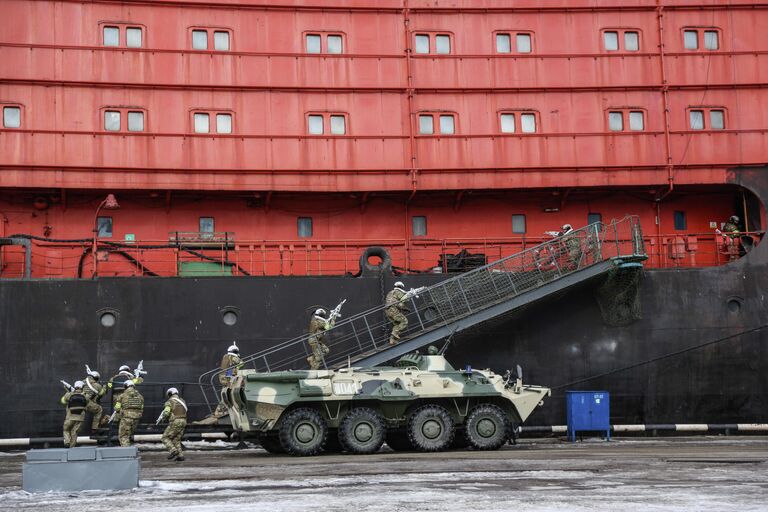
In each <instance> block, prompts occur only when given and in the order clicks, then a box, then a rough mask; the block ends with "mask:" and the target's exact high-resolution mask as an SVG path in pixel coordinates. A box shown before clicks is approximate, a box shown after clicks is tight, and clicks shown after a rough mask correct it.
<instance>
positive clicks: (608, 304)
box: [595, 268, 642, 327]
mask: <svg viewBox="0 0 768 512" xmlns="http://www.w3.org/2000/svg"><path fill="white" fill-rule="evenodd" d="M641 274H642V272H641V269H640V268H616V269H613V270H611V272H610V273H609V274H608V277H607V278H606V279H605V281H604V282H603V283H602V284H601V285H600V286H599V287H598V288H597V290H595V298H596V299H597V304H598V306H599V307H600V314H601V315H602V317H603V321H604V322H605V323H606V324H607V325H610V326H613V327H621V326H625V325H629V324H631V323H632V322H634V321H636V320H640V318H642V309H641V307H640V275H641Z"/></svg>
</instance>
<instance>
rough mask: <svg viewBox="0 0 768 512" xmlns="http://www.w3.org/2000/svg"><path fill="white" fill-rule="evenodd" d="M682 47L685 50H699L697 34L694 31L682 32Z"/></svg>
mask: <svg viewBox="0 0 768 512" xmlns="http://www.w3.org/2000/svg"><path fill="white" fill-rule="evenodd" d="M683 46H684V47H685V49H686V50H698V49H699V33H698V32H697V31H696V30H684V31H683Z"/></svg>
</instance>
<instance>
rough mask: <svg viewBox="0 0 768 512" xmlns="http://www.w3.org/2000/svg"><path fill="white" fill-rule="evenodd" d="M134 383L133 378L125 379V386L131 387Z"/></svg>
mask: <svg viewBox="0 0 768 512" xmlns="http://www.w3.org/2000/svg"><path fill="white" fill-rule="evenodd" d="M133 385H134V384H133V381H132V380H127V381H125V384H124V386H125V387H126V388H131V387H133Z"/></svg>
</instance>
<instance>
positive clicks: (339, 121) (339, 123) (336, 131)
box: [331, 116, 347, 135]
mask: <svg viewBox="0 0 768 512" xmlns="http://www.w3.org/2000/svg"><path fill="white" fill-rule="evenodd" d="M331 133H332V134H333V135H344V134H345V133H347V123H346V121H345V119H344V116H331Z"/></svg>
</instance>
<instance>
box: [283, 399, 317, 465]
mask: <svg viewBox="0 0 768 512" xmlns="http://www.w3.org/2000/svg"><path fill="white" fill-rule="evenodd" d="M327 437H328V424H327V423H326V422H325V420H324V419H323V417H322V416H320V413H319V412H317V411H315V410H314V409H296V410H295V411H291V412H289V413H288V414H287V415H286V416H285V417H284V418H283V420H282V421H281V422H280V445H281V446H282V447H283V449H284V450H285V451H286V452H288V453H290V454H291V455H317V454H318V453H320V452H321V451H322V449H323V446H325V440H326V438H327Z"/></svg>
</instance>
